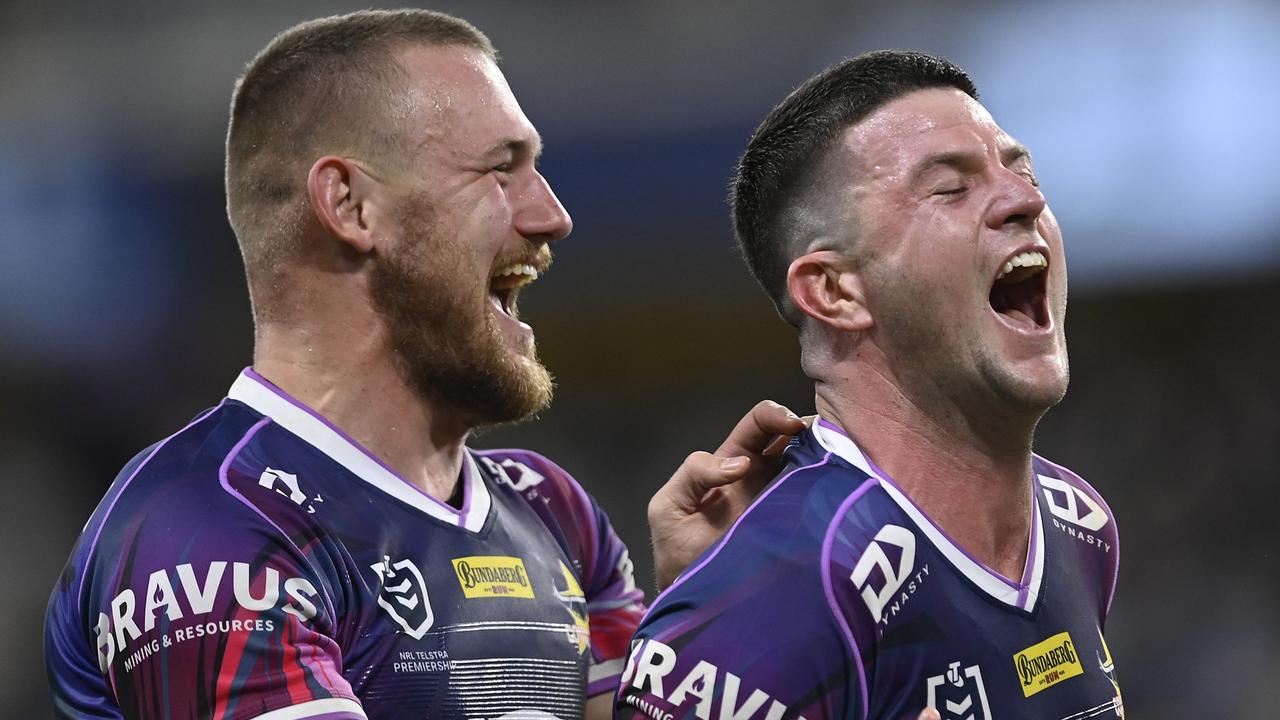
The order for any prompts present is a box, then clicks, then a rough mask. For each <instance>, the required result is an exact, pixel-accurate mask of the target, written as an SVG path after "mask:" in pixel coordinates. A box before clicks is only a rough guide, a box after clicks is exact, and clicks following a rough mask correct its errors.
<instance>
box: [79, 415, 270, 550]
mask: <svg viewBox="0 0 1280 720" xmlns="http://www.w3.org/2000/svg"><path fill="white" fill-rule="evenodd" d="M260 419H261V416H260V415H258V414H256V413H254V412H253V411H252V410H249V409H248V408H246V407H244V406H243V405H240V404H239V403H235V402H229V401H224V402H222V403H220V404H218V405H217V406H215V407H213V408H210V409H208V410H205V411H203V412H201V413H199V414H198V415H196V416H195V417H194V418H193V419H192V420H191V421H190V422H189V423H187V424H186V425H185V426H183V427H182V428H181V429H179V430H178V431H177V432H175V433H173V434H172V435H169V436H168V437H166V438H164V439H163V440H160V441H159V442H156V443H154V444H152V445H150V446H148V447H147V448H145V449H144V450H142V451H141V452H139V453H137V454H136V455H134V456H133V458H131V459H130V460H129V462H127V463H126V464H125V465H124V467H123V468H122V469H121V470H120V472H119V473H118V474H117V475H116V477H115V480H114V481H113V482H112V483H111V486H110V487H109V488H108V490H107V493H106V494H105V495H104V496H103V499H102V502H101V503H100V504H99V505H98V508H97V509H96V510H95V511H94V513H93V515H92V517H91V518H90V520H89V523H88V524H87V525H86V529H87V528H88V527H91V526H93V525H95V524H100V523H104V522H120V519H121V518H123V517H124V516H128V515H130V514H135V513H136V512H137V511H141V510H143V509H144V508H145V507H146V506H147V505H149V504H150V503H151V502H155V501H160V500H162V499H168V500H181V499H183V498H186V499H188V500H194V499H195V497H196V496H199V495H200V494H202V493H203V492H205V491H209V490H212V489H213V488H216V487H217V476H218V471H219V469H220V468H221V466H222V464H223V462H224V461H225V459H226V457H227V455H228V454H230V453H231V452H232V451H233V449H234V448H235V445H236V444H237V443H238V442H239V441H240V440H241V439H242V438H243V436H244V434H245V432H246V431H247V430H248V429H250V428H251V427H253V425H254V424H255V423H256V422H257V421H259V420H260ZM140 502H141V504H140V505H139V503H140Z"/></svg>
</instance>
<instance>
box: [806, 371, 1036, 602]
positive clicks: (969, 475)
mask: <svg viewBox="0 0 1280 720" xmlns="http://www.w3.org/2000/svg"><path fill="white" fill-rule="evenodd" d="M853 377H859V379H860V382H859V383H858V387H857V388H841V387H838V386H837V385H835V384H825V383H818V386H817V409H818V413H819V415H821V416H822V417H824V418H826V419H827V420H829V421H831V422H833V423H835V424H836V425H837V426H839V427H840V428H841V429H842V430H844V432H845V433H847V434H848V435H849V436H850V437H852V438H853V439H854V440H855V441H856V442H857V443H858V445H859V446H860V447H861V448H862V450H863V451H864V452H865V453H866V454H867V456H868V457H869V458H870V459H871V460H872V462H874V463H875V464H876V465H878V466H879V467H880V468H882V469H883V470H884V471H885V472H886V473H888V475H889V476H890V477H891V478H892V479H893V480H894V482H896V483H897V484H898V485H899V486H900V487H902V489H903V490H904V491H905V492H906V493H907V495H909V496H910V497H911V499H912V500H913V501H915V503H916V504H917V505H919V506H920V507H921V508H922V509H923V510H924V511H925V512H926V513H927V514H928V515H929V516H930V517H931V518H932V519H933V520H934V521H935V522H936V523H937V524H938V525H939V526H940V527H941V528H942V529H943V530H945V531H946V533H947V534H948V535H949V536H951V537H952V538H953V539H955V541H956V542H957V543H959V544H960V546H961V547H963V548H964V549H965V550H966V551H967V552H969V553H970V554H971V555H973V556H975V557H977V558H978V559H979V560H981V561H982V562H983V563H985V564H986V565H987V566H988V567H990V568H992V569H994V570H996V571H997V572H999V573H1001V574H1002V575H1004V576H1006V577H1010V578H1014V579H1017V578H1019V577H1021V575H1022V570H1023V567H1024V565H1025V562H1026V553H1027V544H1028V537H1029V534H1030V531H1031V502H1030V500H1031V431H1032V429H1033V428H1034V426H1032V427H1031V428H1028V429H1027V431H1026V433H1025V437H1016V436H1015V437H1006V438H1004V439H1003V441H1002V442H1000V443H992V442H989V441H988V440H987V439H985V438H982V437H979V436H978V435H976V434H975V432H974V429H973V427H974V426H973V424H971V423H968V422H964V421H963V417H962V416H960V415H959V414H958V413H955V412H949V413H938V412H936V411H934V412H926V411H925V410H923V409H922V408H921V407H920V405H919V404H917V403H914V402H912V401H911V399H909V398H908V397H907V396H906V395H904V394H903V393H902V392H901V391H900V390H899V389H898V388H897V387H895V386H894V385H893V384H892V383H891V382H887V378H885V377H884V376H879V375H875V374H874V373H871V374H867V373H863V374H862V375H861V376H859V375H856V374H855V375H853ZM940 415H941V417H939V416H940Z"/></svg>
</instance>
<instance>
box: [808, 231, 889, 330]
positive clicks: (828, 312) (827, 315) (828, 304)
mask: <svg viewBox="0 0 1280 720" xmlns="http://www.w3.org/2000/svg"><path fill="white" fill-rule="evenodd" d="M787 293H788V295H790V296H791V302H792V304H794V305H795V306H796V308H797V309H798V310H800V312H802V313H804V314H805V315H808V316H809V317H811V318H813V319H814V320H817V321H818V322H820V323H822V324H824V325H827V326H829V327H831V328H834V329H836V330H843V331H845V332H862V331H864V330H869V329H870V328H871V327H872V325H874V324H875V322H874V320H873V319H872V317H871V311H870V310H869V309H868V308H867V303H866V298H865V295H864V293H863V291H862V279H861V277H860V276H859V275H858V273H857V272H856V271H855V270H854V269H853V268H852V267H850V262H849V259H848V258H847V257H845V256H844V255H842V254H840V253H839V252H836V251H835V250H818V251H815V252H811V253H808V254H805V255H801V256H800V257H798V258H796V259H795V260H793V261H792V262H791V266H790V267H788V268H787Z"/></svg>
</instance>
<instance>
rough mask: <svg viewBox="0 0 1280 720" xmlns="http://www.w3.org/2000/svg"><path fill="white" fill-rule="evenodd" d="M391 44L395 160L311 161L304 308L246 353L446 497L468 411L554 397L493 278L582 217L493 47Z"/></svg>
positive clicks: (292, 276)
mask: <svg viewBox="0 0 1280 720" xmlns="http://www.w3.org/2000/svg"><path fill="white" fill-rule="evenodd" d="M399 59H400V62H401V64H402V65H403V66H404V68H405V70H406V72H407V74H408V76H409V78H410V85H411V90H410V93H409V96H410V98H411V100H409V101H407V102H406V104H405V113H406V114H405V116H404V119H403V120H402V121H401V125H402V126H403V127H404V128H405V131H404V132H405V135H406V137H405V138H404V144H405V147H406V153H405V155H404V157H403V160H402V161H401V162H399V163H397V164H395V165H392V164H389V163H386V162H382V163H375V162H373V161H370V160H365V159H363V158H359V157H351V156H333V155H331V156H325V157H321V158H319V159H318V160H316V161H315V163H314V164H313V166H312V168H311V171H310V174H309V176H308V190H309V198H310V203H311V207H312V211H313V213H312V215H311V217H309V218H308V223H307V225H308V227H307V229H306V230H307V235H308V237H307V238H306V239H305V241H304V243H303V248H304V253H305V254H306V257H303V258H299V259H298V261H297V262H296V263H295V264H294V266H293V267H292V268H291V272H289V273H288V275H287V276H286V277H287V282H289V283H290V284H291V285H292V288H293V289H292V291H291V293H290V295H291V296H293V297H300V298H305V303H299V304H300V305H305V307H306V308H307V310H304V311H301V312H296V311H295V312H293V313H289V315H291V316H293V322H290V323H288V324H276V323H270V322H268V323H262V324H260V326H259V327H258V332H257V343H256V350H255V361H254V364H255V367H256V368H257V369H258V370H259V372H262V373H263V374H264V375H265V376H266V377H268V378H271V379H272V380H273V381H275V382H277V383H278V384H281V385H282V387H284V388H285V389H286V390H289V391H290V392H293V393H295V394H297V395H298V396H299V397H300V398H301V399H302V400H303V401H305V402H309V403H311V404H312V405H313V406H315V407H316V408H317V409H318V410H319V411H320V412H322V413H324V414H325V415H326V417H328V418H330V419H331V420H332V421H334V422H336V423H338V424H339V426H340V427H343V429H344V430H346V431H347V432H349V433H351V434H352V435H353V436H354V437H355V438H356V439H357V440H359V441H361V442H362V443H365V444H366V445H367V446H368V447H369V448H370V449H372V450H373V451H374V452H375V453H377V454H378V455H379V457H381V458H383V459H384V460H385V461H387V462H388V464H390V465H391V467H392V468H393V469H395V470H396V471H397V472H399V473H400V474H402V475H403V476H404V477H405V478H407V479H408V480H409V481H410V482H413V483H415V484H417V485H419V487H422V488H423V489H424V490H426V491H427V492H429V493H430V494H432V495H433V496H435V497H438V498H447V497H449V495H450V494H451V493H452V490H453V485H454V483H455V482H456V478H457V477H458V473H459V472H460V469H461V462H462V444H463V442H464V441H465V439H466V437H467V435H468V434H469V433H470V431H471V430H472V429H473V428H474V427H476V426H478V425H482V424H487V423H494V422H504V421H510V420H516V419H520V418H522V417H524V416H527V415H528V414H530V413H532V412H535V411H536V410H538V409H541V408H542V407H544V406H545V404H546V403H547V402H548V401H549V399H550V379H549V376H548V375H547V373H546V370H545V369H543V368H542V366H541V364H540V363H539V362H538V361H537V356H536V352H535V349H534V339H533V332H532V330H531V329H530V328H529V327H528V326H527V325H523V324H521V323H519V322H517V321H515V320H513V319H512V318H511V317H508V316H507V315H506V314H505V313H503V312H502V311H501V310H500V309H499V308H498V307H497V306H496V305H495V303H494V302H493V301H492V300H491V298H490V294H489V284H490V277H491V275H492V274H493V273H494V272H495V271H496V270H498V269H499V268H501V267H503V266H505V265H508V264H510V263H512V262H522V263H528V264H531V265H534V266H535V267H539V268H545V267H546V265H547V264H548V263H549V262H550V251H549V249H548V244H549V243H551V242H553V241H556V240H558V239H560V238H563V237H565V236H566V235H567V234H568V233H569V232H570V230H571V229H572V221H571V220H570V218H569V215H568V213H567V212H566V211H565V210H564V208H563V206H561V204H560V202H559V200H557V199H556V197H555V195H554V194H553V193H552V191H551V189H550V187H549V186H548V184H547V182H546V180H545V179H544V178H543V177H542V175H541V174H540V173H538V171H537V169H536V168H535V167H534V160H535V158H536V157H537V154H538V152H539V150H540V148H541V141H540V139H539V137H538V135H537V132H536V131H535V130H534V128H533V126H532V124H530V123H529V121H528V119H527V118H526V117H525V116H524V114H523V112H522V111H521V110H520V107H519V105H518V103H517V102H516V100H515V97H514V96H513V95H512V94H511V90H510V88H509V87H508V86H507V84H506V80H505V79H504V78H503V77H502V74H501V73H500V72H499V71H498V69H497V66H496V65H494V63H493V62H492V60H490V59H489V58H487V57H486V56H485V55H483V54H482V53H480V52H478V51H475V50H470V49H465V48H461V47H410V48H406V49H404V50H402V51H401V53H400V58H399ZM267 315H268V316H270V314H267ZM369 398H377V403H370V402H369V401H368V400H369ZM423 438H428V439H429V442H426V443H424V442H423V441H422V440H423Z"/></svg>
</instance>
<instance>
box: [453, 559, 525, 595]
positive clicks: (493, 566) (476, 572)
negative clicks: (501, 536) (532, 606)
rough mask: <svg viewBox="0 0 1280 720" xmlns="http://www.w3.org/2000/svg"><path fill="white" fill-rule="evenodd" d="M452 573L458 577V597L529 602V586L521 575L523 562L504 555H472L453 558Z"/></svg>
mask: <svg viewBox="0 0 1280 720" xmlns="http://www.w3.org/2000/svg"><path fill="white" fill-rule="evenodd" d="M453 572H454V573H455V574H456V575H457V576H458V585H459V586H461V587H462V594H463V595H465V596H467V597H468V598H492V597H507V598H532V597H533V585H531V584H530V583H529V574H528V573H527V572H525V569H524V561H523V560H521V559H520V558H518V557H507V556H505V555H472V556H470V557H460V558H454V560H453Z"/></svg>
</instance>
